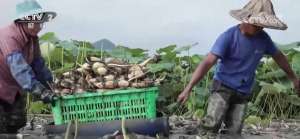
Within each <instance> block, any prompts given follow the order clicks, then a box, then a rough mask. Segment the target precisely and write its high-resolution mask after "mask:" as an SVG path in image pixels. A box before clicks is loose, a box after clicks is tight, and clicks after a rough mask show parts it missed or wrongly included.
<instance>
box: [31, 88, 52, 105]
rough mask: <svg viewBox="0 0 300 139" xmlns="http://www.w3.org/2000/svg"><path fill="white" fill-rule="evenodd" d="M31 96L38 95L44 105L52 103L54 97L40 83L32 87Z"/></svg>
mask: <svg viewBox="0 0 300 139" xmlns="http://www.w3.org/2000/svg"><path fill="white" fill-rule="evenodd" d="M32 94H33V95H38V96H39V97H40V99H41V100H42V101H43V102H44V103H52V102H53V100H54V98H55V97H56V96H55V94H54V93H53V92H52V91H51V90H49V89H47V88H46V87H45V86H44V85H42V84H41V83H37V84H35V85H34V86H33V89H32Z"/></svg>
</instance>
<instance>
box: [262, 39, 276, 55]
mask: <svg viewBox="0 0 300 139" xmlns="http://www.w3.org/2000/svg"><path fill="white" fill-rule="evenodd" d="M277 51H278V48H277V47H276V45H275V43H274V42H273V41H272V39H271V37H270V36H269V35H268V34H266V50H265V54H266V55H271V56H272V55H274V54H275V53H276V52H277Z"/></svg>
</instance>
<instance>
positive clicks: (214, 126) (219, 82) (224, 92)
mask: <svg viewBox="0 0 300 139" xmlns="http://www.w3.org/2000/svg"><path fill="white" fill-rule="evenodd" d="M231 15H232V16H233V17H234V18H236V19H238V20H240V21H241V22H242V23H241V24H239V25H236V26H234V27H231V28H229V29H228V30H227V31H225V32H224V33H222V34H221V35H220V36H219V38H218V39H217V40H216V42H215V44H214V45H213V47H212V49H211V51H210V53H209V54H208V55H207V57H206V58H205V59H204V61H203V62H202V63H201V64H200V65H199V66H198V67H197V69H196V70H195V72H194V74H193V76H192V79H191V81H190V83H189V84H188V86H187V87H186V88H185V89H184V90H183V92H182V93H181V94H180V95H179V96H178V102H182V103H184V102H185V101H186V100H187V99H188V97H189V94H190V92H191V90H192V88H193V86H194V85H195V84H196V83H197V82H199V80H201V79H202V78H203V77H204V76H205V74H206V73H207V72H208V71H209V69H210V68H211V67H212V66H213V65H214V64H215V63H217V65H216V70H215V74H214V81H213V85H212V93H211V95H210V97H209V100H208V107H207V114H206V116H205V117H204V118H203V120H202V127H203V128H206V129H210V130H211V131H213V132H218V130H219V128H220V125H221V123H222V122H224V123H225V126H226V128H227V129H228V132H229V133H230V134H237V135H240V134H241V129H242V125H243V120H244V115H245V111H246V108H247V102H248V101H249V98H250V96H251V87H252V85H253V83H254V78H255V70H256V68H257V66H258V64H259V62H260V60H261V58H262V57H263V56H264V55H269V56H271V57H272V58H273V59H274V61H275V62H276V63H277V64H278V66H279V67H280V68H281V69H282V70H284V71H285V72H286V74H287V76H288V78H289V79H290V80H291V81H292V82H293V84H294V87H295V89H296V90H297V93H299V92H300V91H299V79H298V78H297V77H296V75H295V73H294V72H293V71H292V69H291V67H290V65H289V64H288V61H287V58H286V57H285V55H284V54H283V53H282V52H281V51H280V50H278V49H277V48H276V46H275V44H274V43H273V41H272V39H271V38H270V37H269V35H268V34H267V33H266V32H265V31H264V30H263V28H271V29H279V30H285V29H287V26H286V25H285V24H284V23H283V22H281V21H280V20H279V19H278V18H277V17H276V16H275V13H274V10H273V5H272V3H271V1H270V0H251V1H250V2H249V3H248V4H247V5H246V6H245V7H244V8H243V9H241V10H233V11H231Z"/></svg>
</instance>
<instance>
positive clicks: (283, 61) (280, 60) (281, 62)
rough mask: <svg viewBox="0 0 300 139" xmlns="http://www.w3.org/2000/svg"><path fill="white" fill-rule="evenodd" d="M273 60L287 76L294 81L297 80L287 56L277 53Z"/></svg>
mask: <svg viewBox="0 0 300 139" xmlns="http://www.w3.org/2000/svg"><path fill="white" fill-rule="evenodd" d="M272 58H273V59H274V61H275V62H276V63H277V65H278V66H279V67H280V68H281V69H282V70H283V71H284V72H285V73H286V74H287V76H288V78H289V79H290V80H292V81H294V80H297V76H296V74H295V73H294V71H293V70H292V68H291V66H290V64H289V62H288V60H287V58H286V56H285V55H284V54H283V53H282V52H281V51H278V52H276V53H275V54H274V55H273V56H272Z"/></svg>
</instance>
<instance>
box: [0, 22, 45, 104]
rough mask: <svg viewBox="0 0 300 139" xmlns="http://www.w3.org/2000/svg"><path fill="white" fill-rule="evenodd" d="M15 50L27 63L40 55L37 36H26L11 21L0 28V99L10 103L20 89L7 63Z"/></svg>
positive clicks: (30, 62) (18, 26)
mask: <svg viewBox="0 0 300 139" xmlns="http://www.w3.org/2000/svg"><path fill="white" fill-rule="evenodd" d="M16 52H19V53H21V54H22V55H23V57H24V59H25V60H26V62H27V63H28V64H29V65H31V64H32V62H33V60H34V59H35V58H38V57H40V48H39V43H38V38H37V37H30V36H27V35H26V34H25V32H24V30H23V28H22V27H21V26H20V25H19V24H16V23H13V24H11V25H9V26H7V27H5V28H2V29H0V65H1V66H0V99H1V100H4V101H6V102H8V103H11V104H12V103H13V102H14V101H15V97H16V95H17V93H20V92H21V91H22V88H21V86H20V85H19V84H18V83H17V82H16V80H15V79H14V77H13V76H12V74H11V72H10V68H9V65H8V63H7V57H8V56H10V55H11V54H13V53H16Z"/></svg>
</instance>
